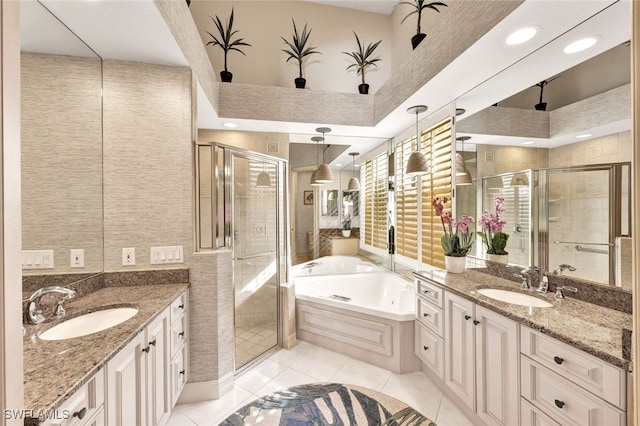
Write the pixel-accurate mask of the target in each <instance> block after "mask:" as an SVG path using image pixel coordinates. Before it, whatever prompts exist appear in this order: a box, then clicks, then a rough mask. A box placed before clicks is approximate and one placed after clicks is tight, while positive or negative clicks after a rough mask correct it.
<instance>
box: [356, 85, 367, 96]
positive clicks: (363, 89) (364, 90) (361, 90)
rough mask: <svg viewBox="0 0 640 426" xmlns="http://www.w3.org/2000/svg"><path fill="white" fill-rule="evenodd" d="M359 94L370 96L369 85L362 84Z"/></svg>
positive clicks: (359, 87)
mask: <svg viewBox="0 0 640 426" xmlns="http://www.w3.org/2000/svg"><path fill="white" fill-rule="evenodd" d="M358 92H360V94H361V95H368V94H369V85H368V84H366V83H365V84H360V85H359V86H358Z"/></svg>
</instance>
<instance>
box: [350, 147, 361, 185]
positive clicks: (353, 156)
mask: <svg viewBox="0 0 640 426" xmlns="http://www.w3.org/2000/svg"><path fill="white" fill-rule="evenodd" d="M349 155H350V156H351V158H352V159H353V161H352V164H353V177H352V178H351V179H349V186H347V190H348V191H360V182H359V181H358V178H357V177H356V156H357V155H360V153H359V152H350V153H349Z"/></svg>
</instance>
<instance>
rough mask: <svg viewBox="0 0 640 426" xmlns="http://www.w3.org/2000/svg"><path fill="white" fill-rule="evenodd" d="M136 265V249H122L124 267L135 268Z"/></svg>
mask: <svg viewBox="0 0 640 426" xmlns="http://www.w3.org/2000/svg"><path fill="white" fill-rule="evenodd" d="M135 264H136V249H135V248H133V247H131V248H123V249H122V265H123V266H133V265H135Z"/></svg>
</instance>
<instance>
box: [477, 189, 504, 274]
mask: <svg viewBox="0 0 640 426" xmlns="http://www.w3.org/2000/svg"><path fill="white" fill-rule="evenodd" d="M504 210H505V209H504V198H503V197H496V212H495V213H489V212H487V211H485V212H482V217H481V218H480V220H478V223H480V227H481V228H482V231H478V235H480V238H482V242H484V245H485V246H486V247H487V259H488V260H491V261H493V262H500V263H507V259H508V255H509V253H508V252H507V251H506V247H507V241H508V240H509V235H508V234H505V233H504V232H502V230H503V229H504V225H506V223H507V222H506V221H504V220H501V219H500V215H501V214H502V213H504Z"/></svg>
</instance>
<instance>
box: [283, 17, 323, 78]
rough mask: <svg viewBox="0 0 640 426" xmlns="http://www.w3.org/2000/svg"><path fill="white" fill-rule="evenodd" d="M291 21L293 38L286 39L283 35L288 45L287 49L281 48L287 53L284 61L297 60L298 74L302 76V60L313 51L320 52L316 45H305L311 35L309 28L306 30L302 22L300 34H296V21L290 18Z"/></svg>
mask: <svg viewBox="0 0 640 426" xmlns="http://www.w3.org/2000/svg"><path fill="white" fill-rule="evenodd" d="M291 21H293V39H292V41H289V40H287V39H286V38H284V37H281V38H282V41H284V44H286V45H287V46H288V49H282V51H283V52H284V53H286V54H287V55H289V57H288V58H287V61H286V62H289V61H290V60H291V59H295V60H296V61H298V70H299V74H300V78H303V77H302V61H303V60H304V58H305V57H306V56H309V55H312V54H314V53H320V52H319V51H318V50H316V49H317V47H314V46H311V47H306V45H307V42H308V41H309V36H310V35H311V30H309V31H307V24H304V28H303V29H302V34H298V28H297V27H296V21H295V20H294V19H293V18H292V19H291Z"/></svg>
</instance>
